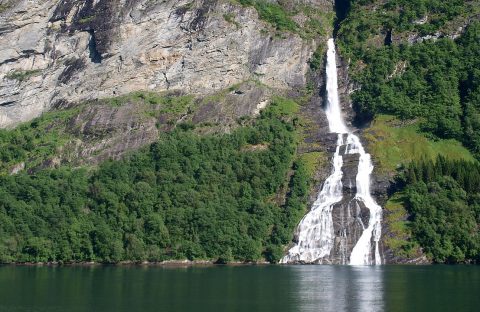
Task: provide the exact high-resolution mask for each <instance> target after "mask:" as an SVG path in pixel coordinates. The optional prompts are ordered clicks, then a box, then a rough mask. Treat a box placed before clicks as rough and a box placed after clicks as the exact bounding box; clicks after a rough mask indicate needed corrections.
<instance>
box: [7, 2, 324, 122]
mask: <svg viewBox="0 0 480 312" xmlns="http://www.w3.org/2000/svg"><path fill="white" fill-rule="evenodd" d="M289 3H290V4H289V6H290V7H291V10H292V12H293V11H295V14H292V19H293V20H295V22H296V23H297V24H298V25H300V26H302V25H303V24H305V23H306V22H308V17H307V16H305V14H304V13H303V12H304V11H302V9H299V8H305V7H313V8H314V9H315V10H320V11H325V12H331V11H332V3H331V2H329V1H325V0H309V1H290V2H289ZM289 6H287V7H289ZM326 33H328V30H327V31H326ZM319 44H320V41H319V39H318V36H317V37H316V38H315V37H314V36H309V37H308V36H302V35H301V34H299V33H295V32H282V33H279V32H278V31H277V30H276V29H275V27H274V26H272V25H271V24H269V23H268V22H266V21H264V20H262V19H261V18H260V17H259V14H258V12H257V10H256V9H255V8H254V7H252V6H242V5H240V4H239V3H238V2H236V1H226V0H195V1H190V0H186V1H183V0H182V1H173V0H167V1H152V0H86V1H77V0H37V1H29V0H21V1H11V0H6V1H3V2H1V6H0V47H1V48H0V127H9V126H13V125H16V124H18V123H19V122H22V121H26V120H29V119H32V118H34V117H36V116H39V115H40V114H41V113H42V112H44V111H47V110H50V109H51V108H55V107H62V106H65V105H71V104H72V103H78V102H81V101H85V100H91V99H98V98H108V97H115V96H119V95H122V94H127V93H130V92H132V91H136V90H150V91H155V92H162V91H172V90H181V91H182V92H185V93H189V94H194V95H200V96H202V95H205V94H210V93H214V92H215V91H218V90H221V89H224V88H226V87H228V86H230V85H233V84H235V83H239V82H242V81H246V80H250V79H255V80H258V81H259V82H261V83H262V84H264V85H266V86H268V87H270V88H274V89H277V90H289V89H295V88H301V87H304V86H305V84H306V77H307V72H308V70H309V66H308V60H309V59H310V57H311V55H312V53H313V52H314V51H315V49H316V48H317V46H318V45H319Z"/></svg>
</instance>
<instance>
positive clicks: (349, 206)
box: [280, 39, 382, 265]
mask: <svg viewBox="0 0 480 312" xmlns="http://www.w3.org/2000/svg"><path fill="white" fill-rule="evenodd" d="M335 54H336V53H335V42H334V40H333V39H329V40H328V51H327V66H326V76H327V105H326V108H325V113H326V116H327V119H328V124H329V128H330V132H332V133H337V134H338V138H337V147H336V150H335V154H334V155H333V171H332V173H331V174H330V176H329V177H328V178H327V179H326V180H325V183H324V185H323V188H322V190H321V191H320V193H319V195H318V197H317V200H316V201H315V202H314V204H313V206H312V209H311V210H310V211H309V212H308V213H307V214H306V215H305V216H304V217H303V219H302V220H301V221H300V223H299V225H298V227H297V230H296V233H295V237H296V239H295V245H294V246H293V247H291V248H290V250H289V251H288V253H287V255H285V257H284V258H283V259H282V260H281V261H280V262H281V263H331V262H333V261H332V260H331V259H332V253H333V249H334V246H338V247H336V248H335V253H338V257H337V258H339V260H338V263H340V264H347V263H348V264H351V265H372V264H381V263H382V259H381V256H380V252H379V246H378V243H379V240H380V235H381V219H382V208H381V207H380V206H379V205H378V204H377V203H376V202H375V200H374V199H373V197H372V196H371V194H370V175H371V173H372V170H373V165H372V161H371V157H370V154H368V153H366V152H365V149H364V148H363V146H362V143H361V142H360V139H359V137H358V136H356V135H355V134H353V133H352V132H351V131H350V130H349V129H348V127H347V126H346V124H345V121H344V120H343V117H342V110H341V106H340V100H339V96H338V82H337V64H336V55H335ZM350 155H351V156H356V157H358V169H357V175H356V179H355V180H356V181H355V183H356V194H355V195H354V196H353V198H351V199H350V200H348V201H347V203H346V204H345V203H343V202H344V201H345V194H344V191H343V189H344V187H343V183H342V178H343V175H344V173H343V170H342V169H343V167H344V157H349V156H350ZM337 206H341V208H342V209H344V210H345V211H346V213H343V214H342V216H343V215H346V216H347V217H346V218H343V217H342V220H343V219H350V220H354V221H353V222H355V224H357V227H358V228H359V229H360V231H361V235H360V234H359V235H358V236H359V238H358V239H357V240H356V242H354V244H352V246H353V248H351V252H350V254H349V255H348V252H349V251H348V248H347V245H348V244H347V242H348V240H349V239H348V237H347V236H348V235H349V233H348V227H347V226H343V227H341V228H340V229H339V230H335V229H334V220H333V217H332V215H333V213H332V211H333V210H334V209H337ZM360 206H364V207H365V208H366V209H368V214H369V217H368V224H367V225H365V224H364V222H363V221H362V218H361V217H360V216H359V215H361V213H360V210H361V208H360ZM339 209H340V208H339ZM341 222H345V221H341ZM350 240H351V239H350Z"/></svg>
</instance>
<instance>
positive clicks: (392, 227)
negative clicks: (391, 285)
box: [383, 193, 421, 258]
mask: <svg viewBox="0 0 480 312" xmlns="http://www.w3.org/2000/svg"><path fill="white" fill-rule="evenodd" d="M402 196H403V194H401V193H397V194H395V195H394V196H392V197H391V198H390V199H389V200H388V201H387V203H386V204H385V207H384V214H383V215H384V222H385V224H386V227H387V229H388V233H387V235H384V242H385V247H386V248H388V249H390V250H391V251H392V252H393V254H394V255H395V256H396V257H404V258H414V257H416V256H418V255H420V253H421V252H420V247H419V245H418V244H417V243H416V242H413V241H412V230H411V227H410V222H409V221H408V220H407V217H408V212H407V210H406V209H405V207H404V205H403V200H402Z"/></svg>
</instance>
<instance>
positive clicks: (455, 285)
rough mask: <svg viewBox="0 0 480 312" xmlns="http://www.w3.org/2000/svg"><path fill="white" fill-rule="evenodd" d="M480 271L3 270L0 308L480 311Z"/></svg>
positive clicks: (440, 268) (322, 268) (444, 268)
mask: <svg viewBox="0 0 480 312" xmlns="http://www.w3.org/2000/svg"><path fill="white" fill-rule="evenodd" d="M479 291H480V267H478V266H422V267H415V266H376V267H350V266H319V265H308V266H242V267H229V266H223V267H203V268H202V267H190V268H162V267H148V268H147V267H57V268H48V267H14V266H4V267H2V266H0V311H14V312H20V311H22V312H23V311H38V312H44V311H45V312H46V311H48V312H50V311H147V312H148V311H162V312H163V311H175V312H181V311H196V312H202V311H208V312H211V311H222V312H223V311H249V312H250V311H262V312H264V311H272V312H282V311H301V312H306V311H315V312H318V311H369V312H370V311H373V312H375V311H393V312H396V311H478V307H479V306H480V296H479Z"/></svg>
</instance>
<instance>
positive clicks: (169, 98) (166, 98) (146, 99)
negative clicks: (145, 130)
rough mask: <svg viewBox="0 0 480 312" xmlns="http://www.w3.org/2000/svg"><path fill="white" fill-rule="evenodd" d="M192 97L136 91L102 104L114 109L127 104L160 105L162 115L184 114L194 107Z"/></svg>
mask: <svg viewBox="0 0 480 312" xmlns="http://www.w3.org/2000/svg"><path fill="white" fill-rule="evenodd" d="M193 99H194V97H193V96H192V95H174V94H161V93H155V92H147V91H135V92H132V93H129V94H126V95H122V96H119V97H115V98H109V99H103V100H101V102H103V103H107V104H109V105H111V106H113V107H120V106H123V105H125V104H127V103H131V102H133V103H144V104H150V105H160V106H161V108H160V112H161V113H169V114H182V113H185V112H187V111H188V109H189V108H190V107H191V106H192V105H193V102H194V101H193Z"/></svg>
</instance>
